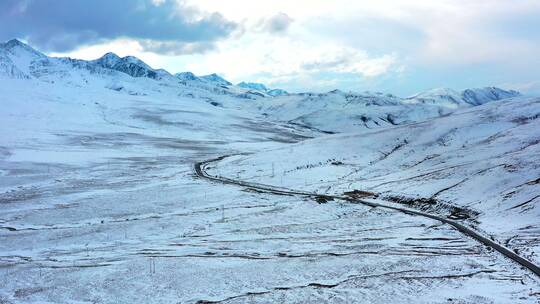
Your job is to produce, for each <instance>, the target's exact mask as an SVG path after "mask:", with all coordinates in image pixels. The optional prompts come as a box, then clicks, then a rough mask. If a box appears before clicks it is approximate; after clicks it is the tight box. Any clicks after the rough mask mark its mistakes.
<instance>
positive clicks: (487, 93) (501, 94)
mask: <svg viewBox="0 0 540 304" xmlns="http://www.w3.org/2000/svg"><path fill="white" fill-rule="evenodd" d="M519 95H520V93H519V92H516V91H512V90H510V91H506V90H503V89H500V88H496V87H485V88H476V89H466V90H464V91H456V90H453V89H449V88H436V89H432V90H429V91H425V92H422V93H419V94H416V95H413V96H411V97H408V98H405V101H406V102H409V103H424V104H434V105H441V106H446V107H449V108H457V107H460V106H462V105H474V106H475V105H481V104H484V103H486V102H490V101H495V100H500V99H504V98H510V97H516V96H519Z"/></svg>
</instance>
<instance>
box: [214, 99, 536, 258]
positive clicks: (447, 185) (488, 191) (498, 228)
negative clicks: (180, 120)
mask: <svg viewBox="0 0 540 304" xmlns="http://www.w3.org/2000/svg"><path fill="white" fill-rule="evenodd" d="M539 130H540V98H527V97H515V98H512V99H509V100H501V101H497V102H491V103H488V104H484V105H482V106H478V107H471V108H467V109H462V110H459V111H457V112H455V113H454V114H452V115H449V116H446V117H441V118H436V119H432V120H429V121H426V122H422V123H415V124H408V125H404V126H396V127H393V128H389V129H384V130H377V131H370V132H362V133H355V134H344V135H333V136H327V137H323V138H319V139H314V140H308V141H304V142H302V143H299V144H296V145H292V146H289V147H286V148H283V149H279V150H272V151H267V152H261V153H257V154H255V155H252V156H238V157H236V158H231V159H229V160H225V161H223V162H222V163H221V165H219V166H218V170H219V172H220V173H221V174H223V175H225V176H230V177H237V178H240V179H242V180H247V181H251V182H257V183H265V184H271V185H276V186H286V187H289V188H296V189H306V190H311V191H316V192H319V193H337V194H342V193H343V192H345V191H351V190H353V189H359V190H364V191H370V192H374V193H377V194H379V195H380V197H382V198H386V199H390V200H395V201H401V202H405V203H409V204H411V203H412V204H416V205H417V207H420V208H427V209H428V210H433V212H442V213H444V214H445V215H446V212H452V210H454V209H451V208H450V209H448V208H446V207H445V206H457V207H460V208H464V210H465V211H463V212H464V213H465V214H466V216H469V217H470V218H469V221H470V222H469V224H470V225H472V226H475V227H478V228H479V229H480V230H483V231H485V232H486V233H487V234H489V235H493V237H495V238H496V239H497V240H498V241H499V242H500V243H502V244H506V245H508V246H509V247H511V248H513V249H515V250H516V251H519V252H521V253H523V254H525V255H526V256H527V257H529V258H530V259H533V260H536V261H537V262H540V222H539V220H538V219H539V218H540V195H539V193H540V180H539V177H540V162H539V159H540V158H539V157H540V132H539ZM415 200H417V201H415ZM447 204H448V205H447Z"/></svg>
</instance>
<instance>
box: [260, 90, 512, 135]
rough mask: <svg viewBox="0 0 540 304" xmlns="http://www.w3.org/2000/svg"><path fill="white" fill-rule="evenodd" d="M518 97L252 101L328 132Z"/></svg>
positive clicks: (273, 114) (494, 93) (468, 93)
mask: <svg viewBox="0 0 540 304" xmlns="http://www.w3.org/2000/svg"><path fill="white" fill-rule="evenodd" d="M515 96H519V93H518V92H515V91H504V90H501V89H498V88H482V89H470V90H465V91H463V92H456V91H453V90H450V89H445V90H440V89H439V90H436V91H429V92H426V93H423V94H419V95H417V96H415V97H410V98H399V97H396V96H394V95H392V94H383V93H378V92H377V93H372V92H365V93H353V92H348V93H347V92H343V91H340V90H334V91H330V92H328V93H323V94H314V93H304V94H293V95H288V96H280V97H276V98H273V99H270V100H260V101H257V102H255V105H256V106H257V109H258V110H259V111H261V112H263V113H264V115H266V116H267V117H269V118H271V119H274V120H279V121H288V122H291V123H296V124H300V125H306V126H309V127H313V128H316V129H320V130H325V131H329V132H352V131H363V130H366V129H374V128H381V127H392V126H394V125H400V124H406V123H411V122H418V121H423V120H426V119H430V118H435V117H439V116H444V115H448V114H450V113H452V112H453V111H455V110H456V109H459V108H467V107H471V106H475V105H479V104H484V103H487V102H491V101H496V100H500V99H504V98H509V97H515Z"/></svg>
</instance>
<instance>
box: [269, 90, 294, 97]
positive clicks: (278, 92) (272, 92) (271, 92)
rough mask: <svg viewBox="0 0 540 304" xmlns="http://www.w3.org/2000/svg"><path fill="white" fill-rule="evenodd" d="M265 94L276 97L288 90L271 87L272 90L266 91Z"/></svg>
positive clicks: (285, 93) (286, 93)
mask: <svg viewBox="0 0 540 304" xmlns="http://www.w3.org/2000/svg"><path fill="white" fill-rule="evenodd" d="M266 94H268V95H270V96H274V97H276V96H283V95H288V94H289V92H287V91H285V90H282V89H272V90H268V91H266Z"/></svg>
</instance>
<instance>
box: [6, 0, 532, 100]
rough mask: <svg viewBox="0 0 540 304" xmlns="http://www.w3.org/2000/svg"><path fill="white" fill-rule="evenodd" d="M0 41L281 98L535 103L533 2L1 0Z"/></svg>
mask: <svg viewBox="0 0 540 304" xmlns="http://www.w3.org/2000/svg"><path fill="white" fill-rule="evenodd" d="M0 20H1V21H0V25H1V26H0V39H2V40H8V39H11V38H19V39H21V40H24V41H26V42H28V43H30V44H31V45H32V46H34V47H35V48H37V49H39V50H41V51H43V52H45V53H47V54H50V55H55V56H70V57H75V58H82V59H95V58H98V57H100V56H101V55H103V54H104V53H106V52H108V51H113V52H115V53H117V54H119V55H122V56H125V55H135V56H137V57H139V58H141V59H142V60H144V61H145V62H147V63H149V64H150V65H151V66H152V67H154V68H165V69H167V70H168V71H170V72H172V73H176V72H181V71H192V72H194V73H195V74H208V73H214V72H215V73H218V74H221V75H222V76H224V77H225V78H227V79H229V80H231V81H233V82H239V81H243V80H244V81H255V82H263V83H266V84H268V85H269V86H271V87H279V88H284V89H288V90H290V91H306V90H312V91H327V90H330V89H334V88H340V89H344V90H354V91H364V90H378V91H384V92H392V93H396V94H400V95H403V96H404V95H409V94H412V93H415V92H418V91H422V90H426V89H429V88H435V87H451V88H455V89H462V88H466V87H478V86H487V85H496V86H502V87H506V88H514V89H519V90H522V91H525V92H527V93H531V94H540V30H538V29H539V28H540V1H539V0H515V1H508V0H437V1H435V0H409V1H403V0H378V1H371V0H365V1H364V0H334V1H326V0H325V1H323V0H257V1H253V0H228V1H226V0H176V1H175V0H114V1H110V0H93V1H82V0H34V1H32V0H2V1H0Z"/></svg>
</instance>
